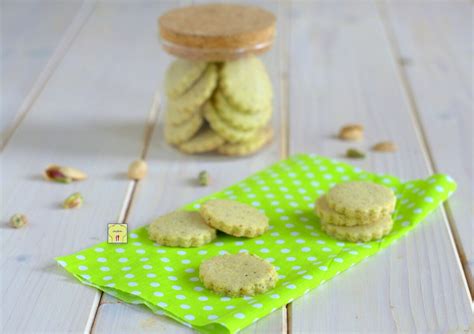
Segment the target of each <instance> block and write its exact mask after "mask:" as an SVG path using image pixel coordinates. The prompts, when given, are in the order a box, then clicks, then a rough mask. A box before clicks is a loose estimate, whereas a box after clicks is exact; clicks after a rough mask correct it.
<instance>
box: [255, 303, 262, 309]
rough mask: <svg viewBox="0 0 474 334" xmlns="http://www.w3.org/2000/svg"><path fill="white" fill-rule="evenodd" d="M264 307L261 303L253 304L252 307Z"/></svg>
mask: <svg viewBox="0 0 474 334" xmlns="http://www.w3.org/2000/svg"><path fill="white" fill-rule="evenodd" d="M262 306H263V305H262V304H260V303H256V304H252V307H255V308H261V307H262Z"/></svg>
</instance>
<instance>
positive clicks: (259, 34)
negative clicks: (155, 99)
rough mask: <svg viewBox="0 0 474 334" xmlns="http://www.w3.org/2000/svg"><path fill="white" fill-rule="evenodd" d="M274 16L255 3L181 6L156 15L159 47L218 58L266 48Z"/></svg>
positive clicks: (184, 54) (187, 55)
mask: <svg viewBox="0 0 474 334" xmlns="http://www.w3.org/2000/svg"><path fill="white" fill-rule="evenodd" d="M275 21H276V18H275V16H274V15H273V14H272V13H270V12H268V11H266V10H264V9H261V8H259V7H255V6H243V5H234V4H208V5H198V6H189V7H182V8H177V9H174V10H171V11H169V12H166V13H165V14H164V15H162V16H161V17H160V18H159V29H160V36H161V39H162V43H163V47H164V48H165V49H166V50H167V51H168V52H169V53H171V54H173V55H175V56H178V57H184V58H191V59H201V60H209V61H212V60H213V61H219V60H228V59H234V58H239V57H241V56H244V55H247V54H258V53H262V52H264V51H266V50H268V49H269V48H270V47H271V45H272V43H273V37H274V35H275Z"/></svg>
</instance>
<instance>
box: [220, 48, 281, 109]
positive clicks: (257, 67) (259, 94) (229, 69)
mask: <svg viewBox="0 0 474 334" xmlns="http://www.w3.org/2000/svg"><path fill="white" fill-rule="evenodd" d="M219 86H220V87H221V89H222V92H223V93H224V94H225V96H226V97H227V99H228V100H229V102H230V103H231V104H232V105H234V106H235V107H236V108H237V109H239V110H240V111H241V112H246V113H257V112H260V111H263V110H264V109H265V108H267V107H268V105H269V104H270V101H271V99H272V85H271V82H270V78H269V77H268V74H267V71H266V69H265V66H264V65H263V63H262V62H261V61H260V59H258V58H257V57H255V56H250V57H246V58H242V59H239V60H235V61H229V62H225V63H224V65H223V66H222V69H221V71H220V81H219Z"/></svg>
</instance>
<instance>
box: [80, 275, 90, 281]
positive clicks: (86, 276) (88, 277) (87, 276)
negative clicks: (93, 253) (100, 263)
mask: <svg viewBox="0 0 474 334" xmlns="http://www.w3.org/2000/svg"><path fill="white" fill-rule="evenodd" d="M81 276H82V278H84V279H87V280H88V279H90V278H91V275H81Z"/></svg>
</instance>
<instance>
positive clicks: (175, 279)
mask: <svg viewBox="0 0 474 334" xmlns="http://www.w3.org/2000/svg"><path fill="white" fill-rule="evenodd" d="M168 279H169V280H170V281H177V280H178V277H176V276H168Z"/></svg>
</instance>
